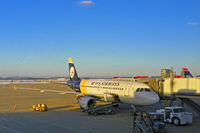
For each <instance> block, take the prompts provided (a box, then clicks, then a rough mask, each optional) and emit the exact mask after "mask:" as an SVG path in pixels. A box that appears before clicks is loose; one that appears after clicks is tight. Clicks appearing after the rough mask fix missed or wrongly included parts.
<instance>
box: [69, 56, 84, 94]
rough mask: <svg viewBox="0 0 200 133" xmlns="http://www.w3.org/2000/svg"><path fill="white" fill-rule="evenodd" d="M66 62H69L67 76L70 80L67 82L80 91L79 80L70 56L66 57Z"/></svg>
mask: <svg viewBox="0 0 200 133" xmlns="http://www.w3.org/2000/svg"><path fill="white" fill-rule="evenodd" d="M68 63H69V78H70V80H69V81H68V82H67V84H68V85H69V86H70V87H71V88H72V89H74V90H75V91H77V92H80V82H81V80H80V78H79V77H78V74H77V72H76V69H75V66H74V63H73V61H72V58H68Z"/></svg>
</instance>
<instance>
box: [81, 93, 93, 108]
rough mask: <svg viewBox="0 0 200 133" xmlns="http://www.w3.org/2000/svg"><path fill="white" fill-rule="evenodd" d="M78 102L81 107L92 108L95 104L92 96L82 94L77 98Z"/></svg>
mask: <svg viewBox="0 0 200 133" xmlns="http://www.w3.org/2000/svg"><path fill="white" fill-rule="evenodd" d="M78 103H79V104H80V106H81V108H83V109H92V108H94V107H95V105H96V100H95V99H94V98H93V97H89V96H83V97H80V98H79V99H78Z"/></svg>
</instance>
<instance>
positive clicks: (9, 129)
mask: <svg viewBox="0 0 200 133" xmlns="http://www.w3.org/2000/svg"><path fill="white" fill-rule="evenodd" d="M1 128H4V129H6V130H8V131H11V132H12V133H19V132H18V131H16V130H14V129H12V128H9V127H6V126H2V127H1Z"/></svg>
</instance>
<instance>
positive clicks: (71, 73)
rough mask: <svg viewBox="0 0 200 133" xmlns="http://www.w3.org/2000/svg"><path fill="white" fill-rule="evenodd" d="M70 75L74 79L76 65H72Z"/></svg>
mask: <svg viewBox="0 0 200 133" xmlns="http://www.w3.org/2000/svg"><path fill="white" fill-rule="evenodd" d="M69 76H70V78H72V79H73V77H74V67H73V66H71V67H70V70H69Z"/></svg>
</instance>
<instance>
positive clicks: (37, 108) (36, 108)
mask: <svg viewBox="0 0 200 133" xmlns="http://www.w3.org/2000/svg"><path fill="white" fill-rule="evenodd" d="M33 110H34V111H40V112H44V111H47V110H48V107H47V105H46V104H35V105H33Z"/></svg>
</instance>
